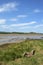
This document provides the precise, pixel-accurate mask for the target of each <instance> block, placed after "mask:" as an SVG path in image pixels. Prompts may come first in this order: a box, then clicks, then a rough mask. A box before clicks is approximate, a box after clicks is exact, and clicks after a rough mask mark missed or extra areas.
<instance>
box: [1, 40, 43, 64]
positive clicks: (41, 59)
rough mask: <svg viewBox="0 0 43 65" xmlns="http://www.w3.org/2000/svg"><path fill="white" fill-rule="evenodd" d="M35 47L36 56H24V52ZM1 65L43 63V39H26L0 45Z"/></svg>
mask: <svg viewBox="0 0 43 65" xmlns="http://www.w3.org/2000/svg"><path fill="white" fill-rule="evenodd" d="M34 49H35V55H34V56H32V57H30V58H27V57H23V53H24V52H30V51H31V50H34ZM0 65H43V40H25V41H23V42H20V43H15V44H13V43H12V44H4V45H2V46H0Z"/></svg>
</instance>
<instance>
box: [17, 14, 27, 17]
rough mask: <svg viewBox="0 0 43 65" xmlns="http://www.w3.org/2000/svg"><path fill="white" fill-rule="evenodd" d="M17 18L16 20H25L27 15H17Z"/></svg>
mask: <svg viewBox="0 0 43 65" xmlns="http://www.w3.org/2000/svg"><path fill="white" fill-rule="evenodd" d="M17 17H18V18H25V17H27V15H18V16H17Z"/></svg>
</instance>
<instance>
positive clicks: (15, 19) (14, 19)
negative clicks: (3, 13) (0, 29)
mask: <svg viewBox="0 0 43 65" xmlns="http://www.w3.org/2000/svg"><path fill="white" fill-rule="evenodd" d="M17 20H18V19H17V18H12V19H10V21H17Z"/></svg>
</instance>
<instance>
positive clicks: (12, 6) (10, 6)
mask: <svg viewBox="0 0 43 65" xmlns="http://www.w3.org/2000/svg"><path fill="white" fill-rule="evenodd" d="M17 5H18V4H17V3H16V2H15V3H13V2H12V3H6V4H3V5H0V12H4V11H9V10H16V9H17Z"/></svg>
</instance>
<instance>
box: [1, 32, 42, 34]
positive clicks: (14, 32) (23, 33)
mask: <svg viewBox="0 0 43 65" xmlns="http://www.w3.org/2000/svg"><path fill="white" fill-rule="evenodd" d="M0 34H43V33H36V32H29V33H26V32H0Z"/></svg>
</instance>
